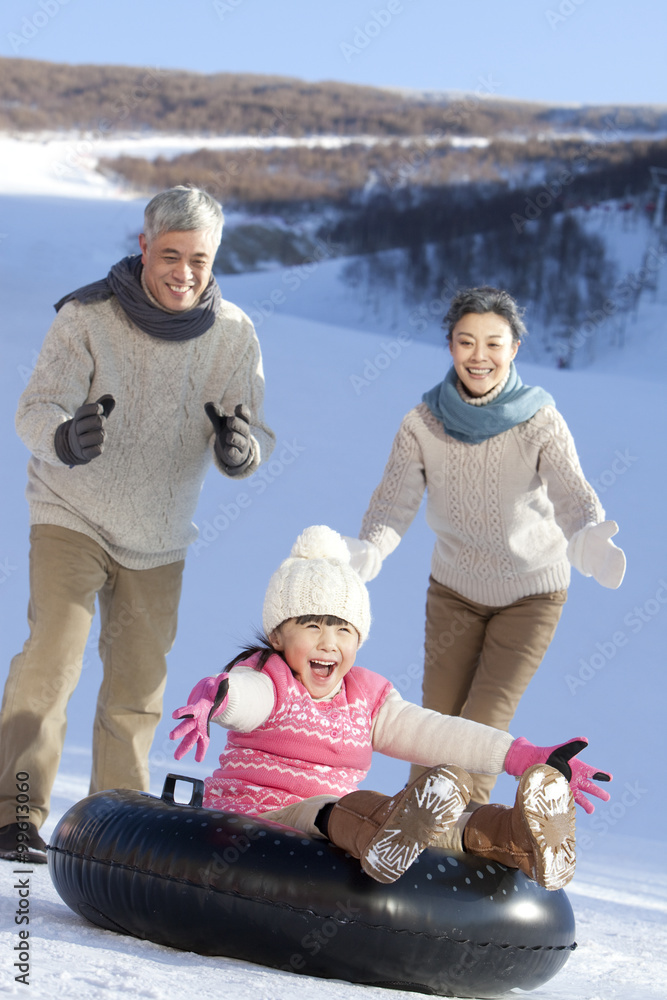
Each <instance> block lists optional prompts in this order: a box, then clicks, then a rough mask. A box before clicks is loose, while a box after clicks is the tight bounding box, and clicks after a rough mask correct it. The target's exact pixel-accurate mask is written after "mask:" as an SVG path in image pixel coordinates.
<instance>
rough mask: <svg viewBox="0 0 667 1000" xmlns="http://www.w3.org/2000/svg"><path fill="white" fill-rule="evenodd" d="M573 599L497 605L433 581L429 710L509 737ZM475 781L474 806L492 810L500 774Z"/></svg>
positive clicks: (427, 647)
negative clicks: (566, 606) (480, 724)
mask: <svg viewBox="0 0 667 1000" xmlns="http://www.w3.org/2000/svg"><path fill="white" fill-rule="evenodd" d="M566 600H567V591H566V590H558V591H554V592H553V593H550V594H535V595H533V596H531V597H523V598H521V600H518V601H515V602H514V603H513V604H508V605H506V606H504V607H491V606H488V605H485V604H478V603H477V602H476V601H470V600H468V599H467V598H465V597H462V596H461V595H460V594H457V593H456V592H455V591H453V590H450V589H449V588H448V587H444V586H443V585H442V584H440V583H438V582H437V581H436V580H434V579H433V577H431V578H430V583H429V588H428V593H427V595H426V636H425V642H424V682H423V700H422V704H423V705H424V707H425V708H432V709H435V710H436V711H438V712H442V714H443V715H460V716H462V717H463V718H464V719H472V720H473V721H474V722H483V723H484V724H485V725H487V726H493V727H494V728H495V729H502V730H503V731H504V732H508V731H509V727H510V723H511V721H512V719H513V717H514V713H515V712H516V710H517V707H518V705H519V702H520V700H521V697H522V695H523V693H524V691H525V690H526V688H527V687H528V684H529V683H530V681H531V678H532V677H533V675H534V674H535V672H536V670H537V668H538V667H539V665H540V663H541V662H542V659H543V658H544V654H545V653H546V651H547V649H548V647H549V643H550V642H551V640H552V639H553V636H554V632H555V631H556V626H557V625H558V621H559V619H560V616H561V612H562V610H563V605H564V604H565V601H566ZM443 763H447V762H446V761H443ZM473 777H474V782H475V786H474V791H473V801H474V802H477V803H481V804H485V803H487V802H488V801H489V797H490V793H491V789H492V788H493V786H494V784H495V781H496V775H489V774H483V775H482V774H476V775H473Z"/></svg>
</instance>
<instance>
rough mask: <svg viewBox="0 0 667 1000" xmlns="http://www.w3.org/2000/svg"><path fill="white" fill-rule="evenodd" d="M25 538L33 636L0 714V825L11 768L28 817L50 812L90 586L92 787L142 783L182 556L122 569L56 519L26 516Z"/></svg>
mask: <svg viewBox="0 0 667 1000" xmlns="http://www.w3.org/2000/svg"><path fill="white" fill-rule="evenodd" d="M30 541H31V546H30V603H29V606H28V621H29V623H30V637H29V639H28V641H27V642H26V644H25V646H24V647H23V651H22V652H21V653H19V654H18V655H17V656H15V657H14V659H13V660H12V663H11V668H10V672H9V677H8V678H7V683H6V685H5V694H4V699H3V704H2V712H1V714H0V826H4V825H5V824H7V823H14V822H16V794H17V789H16V782H17V779H16V775H17V774H18V773H25V774H27V775H28V778H27V779H25V780H27V782H28V784H29V786H30V790H29V796H30V817H29V818H30V821H31V822H33V823H35V825H36V826H37V827H39V826H41V825H42V823H43V822H44V820H45V819H46V816H47V815H48V811H49V800H50V795H51V789H52V787H53V782H54V780H55V777H56V772H57V770H58V766H59V764H60V759H61V755H62V750H63V744H64V741H65V730H66V727H67V715H66V710H67V702H68V701H69V699H70V697H71V695H72V693H73V691H74V689H75V687H76V685H77V682H78V680H79V676H80V673H81V667H82V663H83V654H84V649H85V645H86V641H87V638H88V634H89V631H90V626H91V623H92V619H93V614H94V611H95V597H96V596H98V597H99V606H100V623H101V628H100V640H99V651H100V656H101V659H102V665H103V677H102V685H101V687H100V690H99V695H98V699H97V711H96V715H95V721H94V726H93V765H92V774H91V782H90V791H91V793H92V792H96V791H100V790H101V789H103V788H137V789H139V790H143V791H147V790H148V781H149V775H148V752H149V750H150V746H151V742H152V740H153V734H154V732H155V727H156V726H157V724H158V722H159V721H160V716H161V714H162V695H163V692H164V687H165V683H166V654H167V653H168V652H169V650H170V649H171V647H172V645H173V643H174V639H175V637H176V623H177V613H178V602H179V599H180V593H181V578H182V574H183V566H184V562H183V560H181V561H179V562H176V563H171V564H169V565H166V566H160V567H158V568H157V569H149V570H129V569H126V568H125V567H123V566H121V565H119V563H117V562H116V561H115V559H113V558H112V557H111V556H110V555H109V553H108V552H105V550H104V549H102V548H101V547H100V546H99V545H98V544H97V543H96V542H95V541H93V540H92V539H91V538H88V536H87V535H84V534H82V533H81V532H78V531H70V530H69V529H68V528H60V527H57V526H56V525H47V524H41V525H33V527H32V529H31V532H30ZM25 818H26V817H25V816H21V819H25Z"/></svg>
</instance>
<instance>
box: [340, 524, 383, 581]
mask: <svg viewBox="0 0 667 1000" xmlns="http://www.w3.org/2000/svg"><path fill="white" fill-rule="evenodd" d="M342 538H343V541H344V542H345V544H346V545H347V547H348V549H349V550H350V566H351V567H352V569H354V570H356V571H357V573H358V574H359V576H360V577H361V579H362V580H363V581H364V583H366V582H367V581H368V580H374V579H375V577H376V576H377V575H378V573H379V572H380V569H381V568H382V556H381V555H380V550H379V548H378V547H377V545H376V544H375V543H374V542H369V541H368V540H367V539H362V538H350V536H349V535H343V536H342Z"/></svg>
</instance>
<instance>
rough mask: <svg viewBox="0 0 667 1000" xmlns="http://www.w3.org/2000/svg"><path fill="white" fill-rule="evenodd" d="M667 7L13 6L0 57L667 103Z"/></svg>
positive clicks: (6, 13)
mask: <svg viewBox="0 0 667 1000" xmlns="http://www.w3.org/2000/svg"><path fill="white" fill-rule="evenodd" d="M666 37H667V4H665V3H664V0H635V2H633V3H630V2H628V0H327V2H321V0H112V2H108V0H107V2H104V0H100V2H98V0H11V3H5V4H3V5H2V9H1V10H0V53H1V54H3V55H8V56H17V57H23V58H28V59H46V60H50V61H53V62H70V63H121V64H124V65H135V66H140V67H144V66H160V67H168V68H183V69H191V70H197V71H199V72H202V73H214V72H235V73H239V72H246V73H271V74H278V75H281V76H292V77H299V78H301V79H304V80H311V81H316V80H344V81H348V82H352V83H364V84H370V85H373V86H392V87H409V88H417V89H436V90H459V91H472V92H475V91H481V92H482V93H484V94H488V93H495V94H498V95H501V96H508V97H518V98H525V99H534V100H541V101H549V102H554V103H607V102H611V103H625V104H633V103H667V87H666V83H667V80H666V73H665V62H666V60H665V38H666Z"/></svg>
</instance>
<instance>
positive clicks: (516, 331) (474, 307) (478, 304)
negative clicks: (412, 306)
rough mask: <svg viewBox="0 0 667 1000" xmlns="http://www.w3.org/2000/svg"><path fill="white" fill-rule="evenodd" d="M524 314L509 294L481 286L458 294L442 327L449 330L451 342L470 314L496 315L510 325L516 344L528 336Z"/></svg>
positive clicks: (462, 290)
mask: <svg viewBox="0 0 667 1000" xmlns="http://www.w3.org/2000/svg"><path fill="white" fill-rule="evenodd" d="M524 312H525V310H524V309H522V308H521V307H520V306H518V305H517V304H516V302H515V301H514V299H513V298H512V296H511V295H510V294H509V292H505V291H503V289H502V288H493V286H492V285H481V286H480V287H479V288H463V289H461V290H460V291H458V292H457V293H456V295H455V296H454V298H453V299H452V301H451V302H450V304H449V310H448V312H447V315H446V316H445V318H444V320H443V321H442V325H443V327H444V328H445V330H447V340H449V341H450V342H451V339H452V331H453V329H454V327H455V326H456V324H457V323H458V321H459V320H460V319H463V317H464V316H466V315H467V314H468V313H496V315H497V316H501V317H502V318H503V319H504V320H507V322H508V323H509V325H510V328H511V330H512V341H513V342H514V343H515V344H516V343H518V341H520V340H522V339H523V338H524V337H525V336H527V335H528V331H527V329H526V327H525V326H524V323H523V320H522V319H521V317H522V316H523V314H524Z"/></svg>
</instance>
